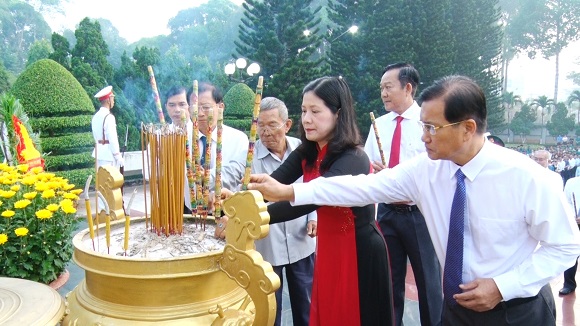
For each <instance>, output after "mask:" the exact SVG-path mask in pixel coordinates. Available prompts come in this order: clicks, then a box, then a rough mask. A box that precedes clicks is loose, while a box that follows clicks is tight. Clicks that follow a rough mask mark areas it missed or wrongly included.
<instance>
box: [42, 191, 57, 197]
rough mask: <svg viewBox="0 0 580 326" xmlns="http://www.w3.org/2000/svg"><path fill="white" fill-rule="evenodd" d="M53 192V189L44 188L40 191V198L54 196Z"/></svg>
mask: <svg viewBox="0 0 580 326" xmlns="http://www.w3.org/2000/svg"><path fill="white" fill-rule="evenodd" d="M54 196H55V193H54V190H53V189H46V190H45V191H43V192H42V196H41V197H42V198H54Z"/></svg>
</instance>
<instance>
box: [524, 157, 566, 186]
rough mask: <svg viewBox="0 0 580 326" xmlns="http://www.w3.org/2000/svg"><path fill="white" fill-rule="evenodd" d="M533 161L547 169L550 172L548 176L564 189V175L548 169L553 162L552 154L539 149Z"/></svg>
mask: <svg viewBox="0 0 580 326" xmlns="http://www.w3.org/2000/svg"><path fill="white" fill-rule="evenodd" d="M532 159H533V160H534V161H536V163H538V164H540V165H541V166H543V167H545V168H546V170H547V171H548V175H549V176H550V178H551V179H553V180H554V182H555V183H556V184H557V185H558V186H559V188H560V189H563V188H564V179H562V175H561V174H560V173H558V172H555V171H552V170H550V169H549V168H548V165H549V164H550V162H551V160H552V154H551V153H550V152H548V151H547V150H545V149H539V150H537V151H535V152H533V153H532Z"/></svg>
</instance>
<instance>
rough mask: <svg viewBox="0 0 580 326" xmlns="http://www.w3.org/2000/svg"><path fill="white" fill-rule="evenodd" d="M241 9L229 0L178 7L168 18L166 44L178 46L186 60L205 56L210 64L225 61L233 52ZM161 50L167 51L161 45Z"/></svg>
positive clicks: (241, 13) (214, 0)
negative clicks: (173, 15) (191, 6)
mask: <svg viewBox="0 0 580 326" xmlns="http://www.w3.org/2000/svg"><path fill="white" fill-rule="evenodd" d="M242 15H243V8H242V7H241V6H238V5H236V4H235V3H233V2H232V1H230V0H213V1H209V2H208V3H205V4H202V5H200V6H198V7H194V8H190V9H185V10H181V11H179V12H178V13H177V15H176V16H175V17H173V18H171V19H170V20H169V23H168V27H169V29H170V30H171V33H170V34H169V36H168V39H169V41H170V42H168V44H167V45H168V46H171V45H176V44H177V45H179V47H178V49H179V52H180V53H181V54H182V55H183V56H184V57H185V58H186V59H187V60H191V59H192V58H193V57H194V56H206V57H208V60H209V62H210V63H211V65H214V64H215V63H218V62H224V61H227V60H228V59H229V58H231V55H232V53H234V52H235V45H234V41H235V40H236V39H237V34H238V25H239V24H240V20H241V18H242ZM160 50H161V51H162V52H165V51H167V50H169V49H168V48H166V47H160Z"/></svg>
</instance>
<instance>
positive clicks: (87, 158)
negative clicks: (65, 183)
mask: <svg viewBox="0 0 580 326" xmlns="http://www.w3.org/2000/svg"><path fill="white" fill-rule="evenodd" d="M44 163H45V166H46V168H47V169H48V170H50V169H56V170H63V169H67V170H68V169H70V168H86V167H90V166H94V164H95V158H94V157H93V156H92V155H91V153H78V154H70V155H48V156H46V157H45V158H44Z"/></svg>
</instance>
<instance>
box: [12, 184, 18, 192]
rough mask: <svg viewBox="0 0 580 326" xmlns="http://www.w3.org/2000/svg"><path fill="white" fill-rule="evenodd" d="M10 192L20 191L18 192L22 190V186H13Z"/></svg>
mask: <svg viewBox="0 0 580 326" xmlns="http://www.w3.org/2000/svg"><path fill="white" fill-rule="evenodd" d="M10 190H12V191H18V190H20V185H13V186H12V187H10Z"/></svg>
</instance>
